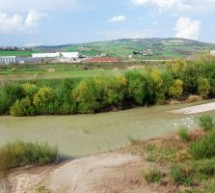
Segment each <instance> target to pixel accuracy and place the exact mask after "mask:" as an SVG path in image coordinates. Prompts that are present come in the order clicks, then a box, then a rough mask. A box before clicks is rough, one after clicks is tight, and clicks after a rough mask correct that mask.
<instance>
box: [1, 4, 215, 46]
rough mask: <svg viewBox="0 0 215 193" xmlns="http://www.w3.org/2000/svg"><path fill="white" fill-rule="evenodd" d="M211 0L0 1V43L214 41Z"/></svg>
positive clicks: (213, 16) (213, 6)
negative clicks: (149, 40)
mask: <svg viewBox="0 0 215 193" xmlns="http://www.w3.org/2000/svg"><path fill="white" fill-rule="evenodd" d="M214 10H215V0H0V46H4V45H11V46H34V45H41V44H43V45H56V44H66V43H81V42H91V41H99V40H111V39H118V38H149V37H164V38H167V37H179V38H188V39H195V40H201V41H205V42H213V43H215V34H214V31H215V22H214V21H213V20H214V18H215V12H214Z"/></svg>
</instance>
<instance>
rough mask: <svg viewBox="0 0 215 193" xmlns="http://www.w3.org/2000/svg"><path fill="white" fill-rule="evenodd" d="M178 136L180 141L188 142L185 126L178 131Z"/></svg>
mask: <svg viewBox="0 0 215 193" xmlns="http://www.w3.org/2000/svg"><path fill="white" fill-rule="evenodd" d="M178 136H179V138H180V139H181V140H182V141H188V140H189V132H188V128H187V127H185V126H182V127H181V128H180V129H179V131H178Z"/></svg>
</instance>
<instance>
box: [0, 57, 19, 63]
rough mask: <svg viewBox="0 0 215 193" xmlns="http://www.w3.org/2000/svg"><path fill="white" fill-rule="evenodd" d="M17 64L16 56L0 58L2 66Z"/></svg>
mask: <svg viewBox="0 0 215 193" xmlns="http://www.w3.org/2000/svg"><path fill="white" fill-rule="evenodd" d="M15 63H16V56H1V57H0V64H3V65H9V64H15Z"/></svg>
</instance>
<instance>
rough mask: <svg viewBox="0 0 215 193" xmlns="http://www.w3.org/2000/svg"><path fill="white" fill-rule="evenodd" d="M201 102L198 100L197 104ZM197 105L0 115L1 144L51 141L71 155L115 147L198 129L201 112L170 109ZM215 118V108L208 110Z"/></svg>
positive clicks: (63, 151)
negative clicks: (194, 112) (23, 115)
mask: <svg viewBox="0 0 215 193" xmlns="http://www.w3.org/2000/svg"><path fill="white" fill-rule="evenodd" d="M196 104H197V103H196ZM191 105H194V104H180V105H166V106H154V107H150V108H136V109H130V110H126V111H119V112H109V113H100V114H91V115H71V116H38V117H23V118H17V117H10V116H2V117H0V145H2V144H4V143H6V142H11V141H15V140H17V139H19V140H23V141H33V142H38V143H41V142H48V143H49V144H51V145H57V146H58V148H59V150H60V152H61V153H63V154H65V155H69V156H84V155H88V154H93V153H98V152H103V151H107V150H113V149H117V148H120V147H122V146H125V145H127V144H128V143H129V138H132V139H149V138H152V137H157V136H165V135H169V134H172V133H175V132H176V131H177V129H178V128H179V126H180V125H183V124H186V125H189V126H190V128H196V127H197V125H196V122H197V117H198V116H199V115H200V114H197V115H181V114H172V113H169V112H167V111H169V110H174V109H179V108H183V107H186V106H191ZM207 114H211V115H212V116H214V117H215V111H211V112H208V113H207Z"/></svg>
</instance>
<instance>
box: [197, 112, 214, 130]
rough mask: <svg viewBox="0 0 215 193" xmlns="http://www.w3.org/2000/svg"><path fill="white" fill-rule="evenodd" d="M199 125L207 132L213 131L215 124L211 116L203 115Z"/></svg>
mask: <svg viewBox="0 0 215 193" xmlns="http://www.w3.org/2000/svg"><path fill="white" fill-rule="evenodd" d="M199 125H200V127H201V128H202V129H204V130H205V131H208V130H212V129H213V127H214V122H213V119H212V117H211V116H209V115H203V116H201V117H200V118H199Z"/></svg>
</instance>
